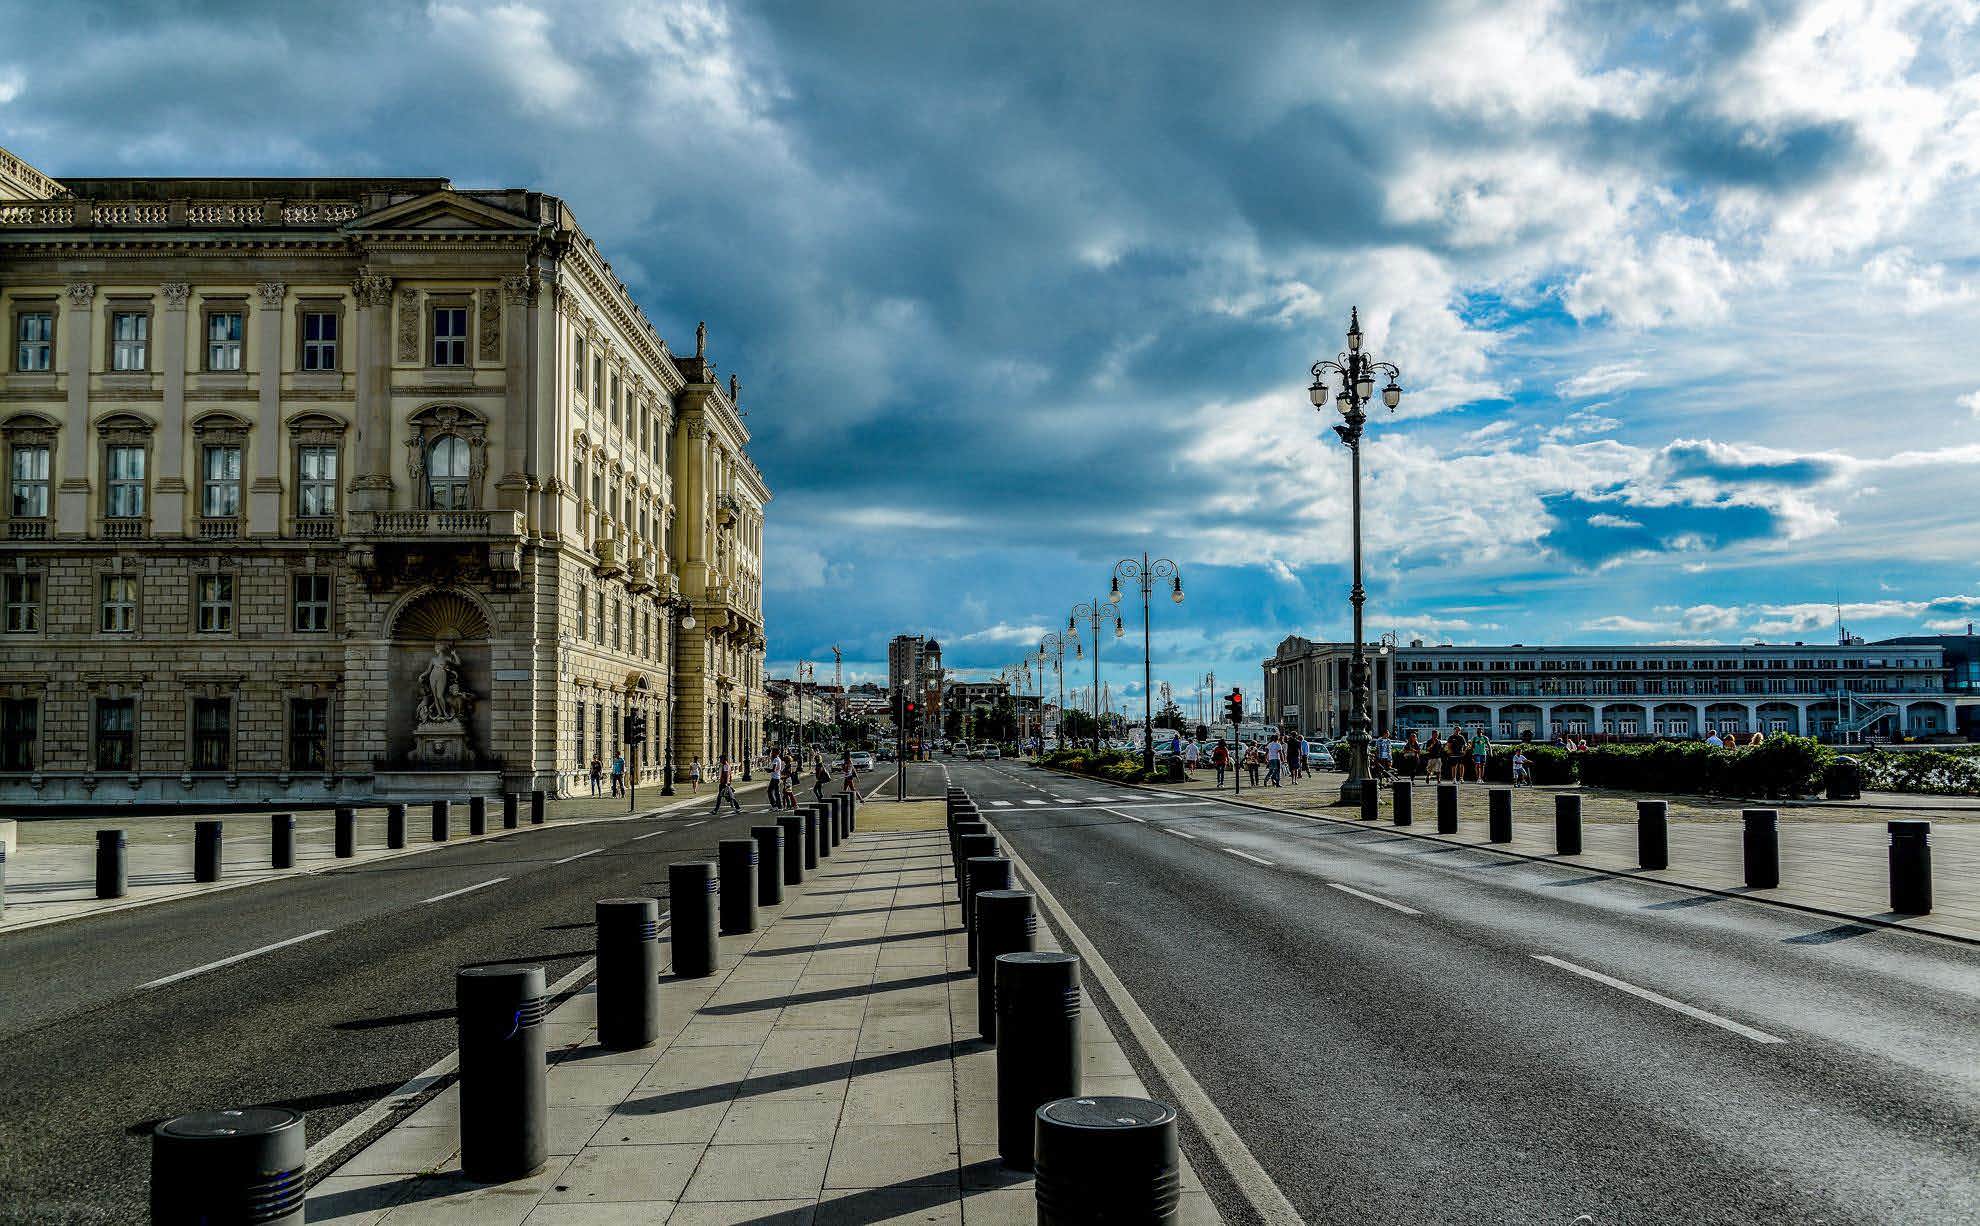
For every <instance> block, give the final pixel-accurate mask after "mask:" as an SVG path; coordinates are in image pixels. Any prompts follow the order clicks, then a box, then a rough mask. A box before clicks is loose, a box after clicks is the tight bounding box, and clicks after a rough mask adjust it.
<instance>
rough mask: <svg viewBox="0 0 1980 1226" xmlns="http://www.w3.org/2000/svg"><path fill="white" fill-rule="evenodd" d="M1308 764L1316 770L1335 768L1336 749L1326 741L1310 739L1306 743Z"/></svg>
mask: <svg viewBox="0 0 1980 1226" xmlns="http://www.w3.org/2000/svg"><path fill="white" fill-rule="evenodd" d="M1306 764H1307V765H1308V766H1310V767H1312V768H1313V769H1314V770H1323V771H1330V770H1333V769H1334V751H1333V750H1331V749H1329V748H1328V747H1327V746H1326V744H1325V743H1324V742H1321V741H1308V742H1307V743H1306Z"/></svg>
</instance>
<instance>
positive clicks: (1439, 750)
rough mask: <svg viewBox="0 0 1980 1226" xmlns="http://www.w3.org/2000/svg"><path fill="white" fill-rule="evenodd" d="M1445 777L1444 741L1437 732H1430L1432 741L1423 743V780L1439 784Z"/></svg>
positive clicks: (1433, 729) (1432, 730)
mask: <svg viewBox="0 0 1980 1226" xmlns="http://www.w3.org/2000/svg"><path fill="white" fill-rule="evenodd" d="M1443 777H1444V741H1443V738H1442V737H1440V736H1438V735H1437V730H1436V729H1435V728H1432V729H1431V730H1430V739H1429V740H1427V741H1425V742H1424V743H1423V778H1424V781H1425V782H1427V783H1437V782H1439V781H1441V780H1442V779H1443Z"/></svg>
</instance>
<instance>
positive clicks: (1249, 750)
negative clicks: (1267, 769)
mask: <svg viewBox="0 0 1980 1226" xmlns="http://www.w3.org/2000/svg"><path fill="white" fill-rule="evenodd" d="M1263 760H1264V759H1263V756H1262V755H1261V754H1260V753H1259V752H1258V746H1256V745H1247V746H1245V747H1244V766H1245V773H1246V774H1249V775H1250V776H1251V786H1252V787H1257V786H1258V768H1259V764H1260V763H1261V762H1262V761H1263Z"/></svg>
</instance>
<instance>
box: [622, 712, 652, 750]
mask: <svg viewBox="0 0 1980 1226" xmlns="http://www.w3.org/2000/svg"><path fill="white" fill-rule="evenodd" d="M621 723H622V725H623V730H624V732H625V740H626V744H628V745H644V744H646V716H645V715H644V714H643V713H641V712H639V711H634V712H632V713H631V714H629V715H627V716H626V717H625V719H624V720H622V721H621Z"/></svg>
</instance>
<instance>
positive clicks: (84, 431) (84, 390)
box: [55, 281, 96, 536]
mask: <svg viewBox="0 0 1980 1226" xmlns="http://www.w3.org/2000/svg"><path fill="white" fill-rule="evenodd" d="M95 307H96V286H95V285H93V284H91V283H90V282H88V281H74V282H71V283H70V284H69V295H68V298H67V300H66V302H65V304H64V306H63V307H62V335H63V337H64V338H65V340H64V344H65V345H67V347H68V351H69V352H68V367H69V370H68V378H69V388H68V390H69V411H68V420H69V437H68V438H66V439H64V440H63V446H62V448H61V452H62V483H61V484H60V485H59V486H58V487H57V488H56V496H55V504H56V505H55V512H56V520H55V531H56V533H57V534H58V535H61V536H82V535H83V534H84V533H86V532H88V531H89V488H90V486H89V470H90V462H91V460H90V457H91V456H93V455H94V454H95V453H96V431H95V429H94V428H93V427H92V426H91V425H90V420H89V384H90V374H91V372H92V370H93V369H94V363H93V362H92V361H91V355H92V354H93V353H94V352H95V347H94V346H93V344H92V343H91V342H92V340H93V333H94V329H93V328H92V327H91V324H92V323H94V322H95Z"/></svg>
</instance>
